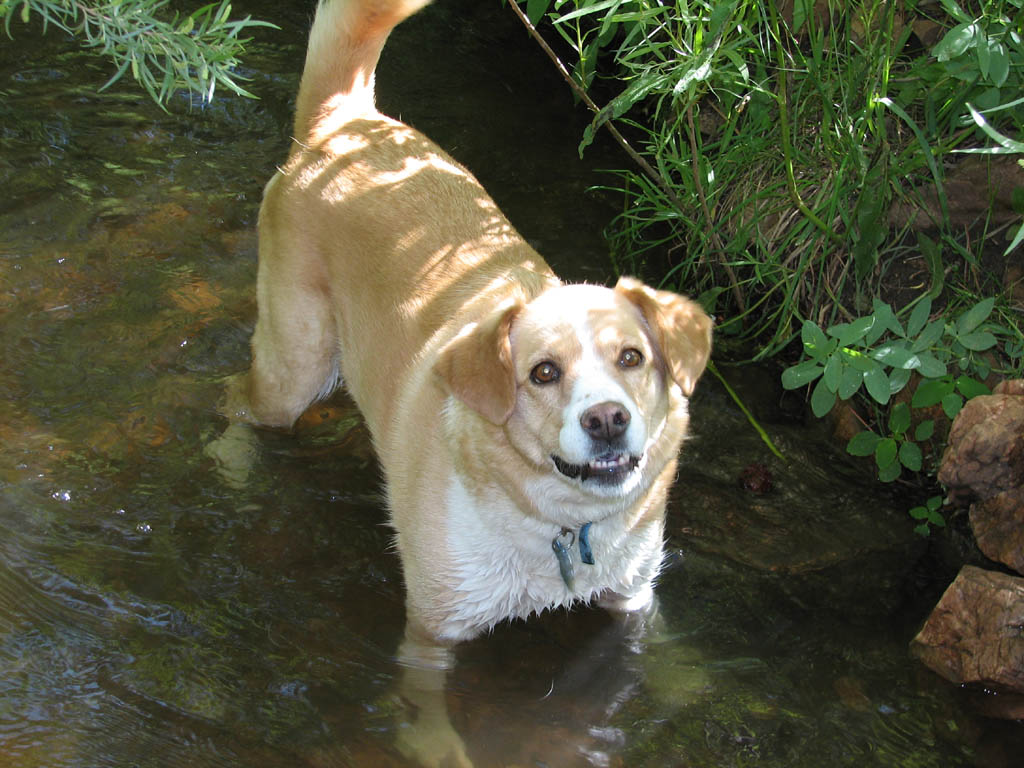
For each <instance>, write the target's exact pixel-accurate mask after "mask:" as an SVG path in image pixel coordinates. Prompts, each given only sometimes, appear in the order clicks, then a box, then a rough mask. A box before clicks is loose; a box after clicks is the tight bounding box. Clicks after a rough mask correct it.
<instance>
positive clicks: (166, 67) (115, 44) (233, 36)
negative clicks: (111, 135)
mask: <svg viewBox="0 0 1024 768" xmlns="http://www.w3.org/2000/svg"><path fill="white" fill-rule="evenodd" d="M167 5H168V0H0V19H2V20H3V22H4V29H5V30H6V32H7V35H8V36H10V34H11V20H12V18H14V17H15V15H17V16H18V17H19V18H20V19H21V21H22V22H26V23H27V22H28V21H29V20H30V19H31V18H32V17H38V18H39V19H41V20H42V22H43V28H44V30H45V29H46V28H47V27H49V26H55V27H57V28H59V29H61V30H64V31H65V32H67V33H69V34H71V35H73V36H74V37H76V38H79V39H81V40H82V43H83V45H85V46H86V47H89V48H96V49H98V50H99V52H100V53H101V54H102V55H104V56H107V57H109V58H110V59H112V60H113V62H114V65H115V66H116V68H117V70H116V71H115V72H114V74H113V76H112V77H111V78H110V79H109V80H108V81H107V82H106V84H105V85H103V86H102V87H101V88H100V90H103V89H105V88H109V87H110V86H111V85H113V84H114V83H115V82H117V81H118V80H120V79H121V77H123V76H124V75H125V74H126V73H128V72H131V75H132V77H133V78H134V79H135V80H136V81H137V82H138V83H139V84H140V85H141V86H142V87H143V88H144V89H145V90H146V92H147V93H148V94H149V95H150V97H152V98H153V100H154V101H156V103H157V104H159V105H160V106H161V107H163V106H164V105H165V104H166V103H167V101H168V100H169V99H170V98H171V97H172V96H173V95H174V94H175V93H177V92H178V91H179V90H182V89H185V90H188V91H190V92H192V93H195V94H197V95H199V96H200V97H201V98H202V99H204V100H205V101H210V100H211V99H213V96H214V92H215V90H216V88H217V86H218V85H221V86H223V87H225V88H227V89H228V90H230V91H232V92H234V93H237V94H240V95H242V96H248V97H252V96H253V94H251V93H249V92H248V91H247V90H245V89H244V88H243V87H242V86H241V85H239V82H238V81H239V80H241V79H243V78H241V77H240V76H239V75H238V74H237V73H236V72H235V71H234V69H235V67H236V66H237V65H238V57H239V56H240V55H241V53H242V52H243V51H244V50H245V45H246V43H248V42H249V40H250V39H249V38H243V37H242V35H243V34H246V33H248V32H250V31H251V30H252V29H253V28H255V27H273V26H274V25H273V24H269V23H267V22H264V21H258V20H255V19H252V18H251V17H249V16H246V17H245V18H243V19H240V20H232V19H231V18H230V16H231V4H230V3H229V2H228V0H222V1H221V2H220V3H211V4H209V5H204V6H203V7H202V8H199V9H198V10H196V11H193V12H192V13H189V14H181V13H178V12H177V11H175V12H173V13H170V12H169V11H167Z"/></svg>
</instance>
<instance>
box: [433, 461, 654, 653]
mask: <svg viewBox="0 0 1024 768" xmlns="http://www.w3.org/2000/svg"><path fill="white" fill-rule="evenodd" d="M446 504H447V507H448V509H447V511H448V514H447V521H448V526H449V527H448V531H447V536H446V543H447V546H448V555H449V557H450V558H451V560H450V562H451V563H452V565H451V569H450V570H449V571H448V572H447V573H446V577H447V579H448V581H449V584H448V586H449V587H450V589H451V592H450V595H451V602H450V605H448V606H446V613H447V614H448V620H447V621H446V622H445V624H446V627H447V631H446V632H445V634H446V635H447V637H448V639H451V640H463V639H467V638H469V637H472V636H474V635H477V634H479V633H480V632H482V631H486V630H488V629H490V628H492V627H493V626H494V625H495V624H497V623H499V622H501V621H503V620H505V619H509V618H518V617H524V618H525V617H527V616H529V615H531V614H533V613H539V612H541V611H544V610H547V609H549V608H557V607H559V606H567V605H570V604H571V603H574V602H577V601H582V602H590V601H592V600H598V601H600V602H608V603H611V604H615V605H617V606H618V607H626V608H638V607H642V605H643V604H645V603H646V602H648V601H649V599H650V594H651V582H652V581H653V579H654V578H655V576H656V575H657V572H658V568H659V566H660V564H661V559H662V535H663V524H662V521H661V520H660V519H654V520H649V521H645V522H643V523H642V524H640V525H637V526H633V527H632V528H630V527H627V525H626V523H625V520H624V517H623V516H618V515H616V516H612V517H608V518H605V519H602V520H599V521H596V522H594V523H593V524H592V525H591V527H590V530H589V532H588V541H589V543H590V546H591V548H592V550H593V554H594V564H593V565H588V564H586V563H583V562H582V560H581V558H580V551H579V546H578V543H579V532H578V531H573V534H574V535H573V537H572V538H574V539H575V544H574V546H572V547H571V549H570V554H571V557H572V561H573V573H574V576H575V579H574V584H573V587H574V588H573V589H571V590H570V588H569V587H568V585H567V584H566V582H565V580H564V579H563V577H562V574H561V571H560V569H559V562H558V558H557V557H556V556H555V552H554V550H553V548H552V541H553V540H554V539H555V537H556V536H557V535H558V534H559V533H560V530H561V529H560V528H559V527H558V526H556V525H554V524H552V523H550V522H545V521H541V520H538V519H536V518H534V517H530V516H527V515H525V514H523V512H522V511H520V510H519V509H517V508H516V507H515V505H514V504H513V503H512V501H511V500H509V499H508V497H507V496H505V495H504V494H502V493H500V491H498V490H497V489H493V490H491V491H486V492H484V493H483V494H480V495H474V494H471V493H470V492H469V491H468V490H467V489H466V487H465V486H464V485H463V484H462V483H461V482H460V481H459V479H458V478H457V477H456V478H455V479H453V481H452V482H451V484H450V485H449V488H448V494H447V499H446Z"/></svg>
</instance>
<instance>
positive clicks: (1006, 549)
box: [970, 488, 1024, 573]
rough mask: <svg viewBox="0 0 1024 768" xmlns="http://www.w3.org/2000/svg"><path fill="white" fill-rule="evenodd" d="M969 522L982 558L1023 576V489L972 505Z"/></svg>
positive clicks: (997, 495)
mask: <svg viewBox="0 0 1024 768" xmlns="http://www.w3.org/2000/svg"><path fill="white" fill-rule="evenodd" d="M970 520H971V530H973V531H974V538H975V540H976V541H977V542H978V549H980V550H981V551H982V552H984V553H985V557H987V558H989V559H991V560H995V561H996V562H999V563H1003V564H1004V565H1008V566H1010V567H1011V568H1013V570H1015V571H1017V573H1024V488H1015V489H1014V490H1012V491H1003V492H1002V493H999V494H996V495H995V496H992V497H990V498H988V499H985V500H984V501H976V502H975V503H974V504H972V505H971V513H970Z"/></svg>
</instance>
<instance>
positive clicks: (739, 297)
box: [509, 0, 744, 309]
mask: <svg viewBox="0 0 1024 768" xmlns="http://www.w3.org/2000/svg"><path fill="white" fill-rule="evenodd" d="M509 5H510V6H511V7H512V10H513V11H514V12H515V14H516V15H517V16H518V17H519V20H520V21H521V22H522V23H523V26H525V27H526V29H527V30H528V31H529V33H530V36H531V37H532V38H533V39H534V40H535V41H536V42H537V45H539V46H540V47H541V49H543V51H544V53H546V54H547V55H548V58H549V59H551V61H552V62H553V63H554V65H555V67H556V68H557V69H558V71H559V72H560V73H561V75H562V77H563V78H565V81H566V82H567V83H568V84H569V87H570V88H572V90H573V92H574V93H575V94H576V95H577V96H578V97H579V98H580V101H582V102H583V103H584V104H586V105H587V108H588V109H589V110H590V111H591V112H593V113H594V114H595V115H600V114H601V112H602V110H601V108H600V107H598V106H597V104H595V103H594V100H593V99H591V98H590V96H589V95H588V94H587V92H586V90H584V88H583V87H582V86H581V85H580V84H579V83H577V82H576V80H574V79H573V76H572V75H571V74H570V73H569V70H568V69H566V67H565V64H563V63H562V60H561V59H559V58H558V54H557V53H555V52H554V51H553V50H552V49H551V46H549V45H548V44H547V41H546V40H545V39H544V38H543V37H541V35H540V33H539V32H538V31H537V28H536V27H535V26H534V25H533V22H531V21H530V19H529V18H527V16H526V14H525V13H523V9H522V8H520V7H519V4H518V3H517V2H516V0H511V2H509ZM601 124H602V125H603V126H604V127H605V128H607V129H608V131H609V132H610V133H611V134H612V136H613V137H614V138H615V140H616V141H617V142H618V143H619V145H620V146H621V147H622V148H623V149H624V150H625V151H626V154H628V155H629V156H630V158H631V159H632V160H633V162H634V163H636V164H637V165H638V166H639V167H640V169H641V170H642V171H643V172H644V174H645V175H646V176H647V177H648V178H649V179H650V180H651V181H653V182H654V183H655V184H656V185H657V186H658V189H660V190H661V191H662V193H663V194H664V195H665V197H667V198H668V200H669V202H670V203H672V205H673V206H675V208H676V210H678V211H679V212H680V213H683V212H684V211H685V210H686V206H685V205H684V204H683V201H682V200H681V199H680V198H679V196H678V195H677V194H676V193H675V191H674V190H673V189H672V187H671V186H670V185H669V184H668V183H667V182H666V181H665V179H664V178H663V177H662V175H661V174H660V173H658V172H657V171H656V170H654V168H652V167H651V164H650V163H648V162H647V160H645V159H644V158H643V157H642V156H641V155H640V154H639V153H638V152H637V151H636V150H635V149H633V147H631V146H630V145H629V142H628V141H626V137H625V136H623V135H622V134H621V133H619V130H618V128H616V127H615V125H614V124H613V123H612V121H611V120H610V119H609V120H605V121H604V122H603V123H601ZM693 162H694V164H695V165H696V163H697V156H696V154H694V158H693ZM698 189H700V187H699V185H698ZM701 196H702V197H703V191H701ZM704 211H705V214H707V212H708V210H707V203H704ZM709 223H710V221H709ZM715 237H716V239H717V235H715ZM719 243H720V241H719ZM719 262H720V263H721V264H722V266H723V267H725V270H726V272H727V273H728V275H729V280H730V282H731V284H732V285H731V287H732V292H733V297H734V298H735V299H736V303H737V305H738V306H739V307H740V308H741V309H742V307H743V306H744V301H743V294H742V292H741V291H740V287H739V283H738V282H737V280H736V275H735V273H734V272H733V270H732V267H730V266H729V264H728V263H726V261H725V259H724V254H722V256H720V257H719Z"/></svg>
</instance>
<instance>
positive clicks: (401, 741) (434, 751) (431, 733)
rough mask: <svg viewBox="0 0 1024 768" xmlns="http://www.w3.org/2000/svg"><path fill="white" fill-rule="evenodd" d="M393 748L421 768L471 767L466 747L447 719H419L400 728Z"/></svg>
mask: <svg viewBox="0 0 1024 768" xmlns="http://www.w3.org/2000/svg"><path fill="white" fill-rule="evenodd" d="M396 746H397V747H398V749H399V751H400V752H401V753H402V754H403V755H405V756H406V757H407V758H409V759H410V760H414V761H415V762H417V763H419V764H420V765H421V766H423V768H473V762H472V761H471V760H470V759H469V755H468V754H466V745H465V744H464V743H463V741H462V737H461V736H459V734H458V733H457V732H456V731H455V728H453V727H452V724H451V723H450V722H448V718H446V717H445V718H431V717H423V716H421V717H419V718H417V719H416V720H415V721H413V722H407V723H403V724H402V725H401V726H400V727H399V731H398V739H397V742H396Z"/></svg>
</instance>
